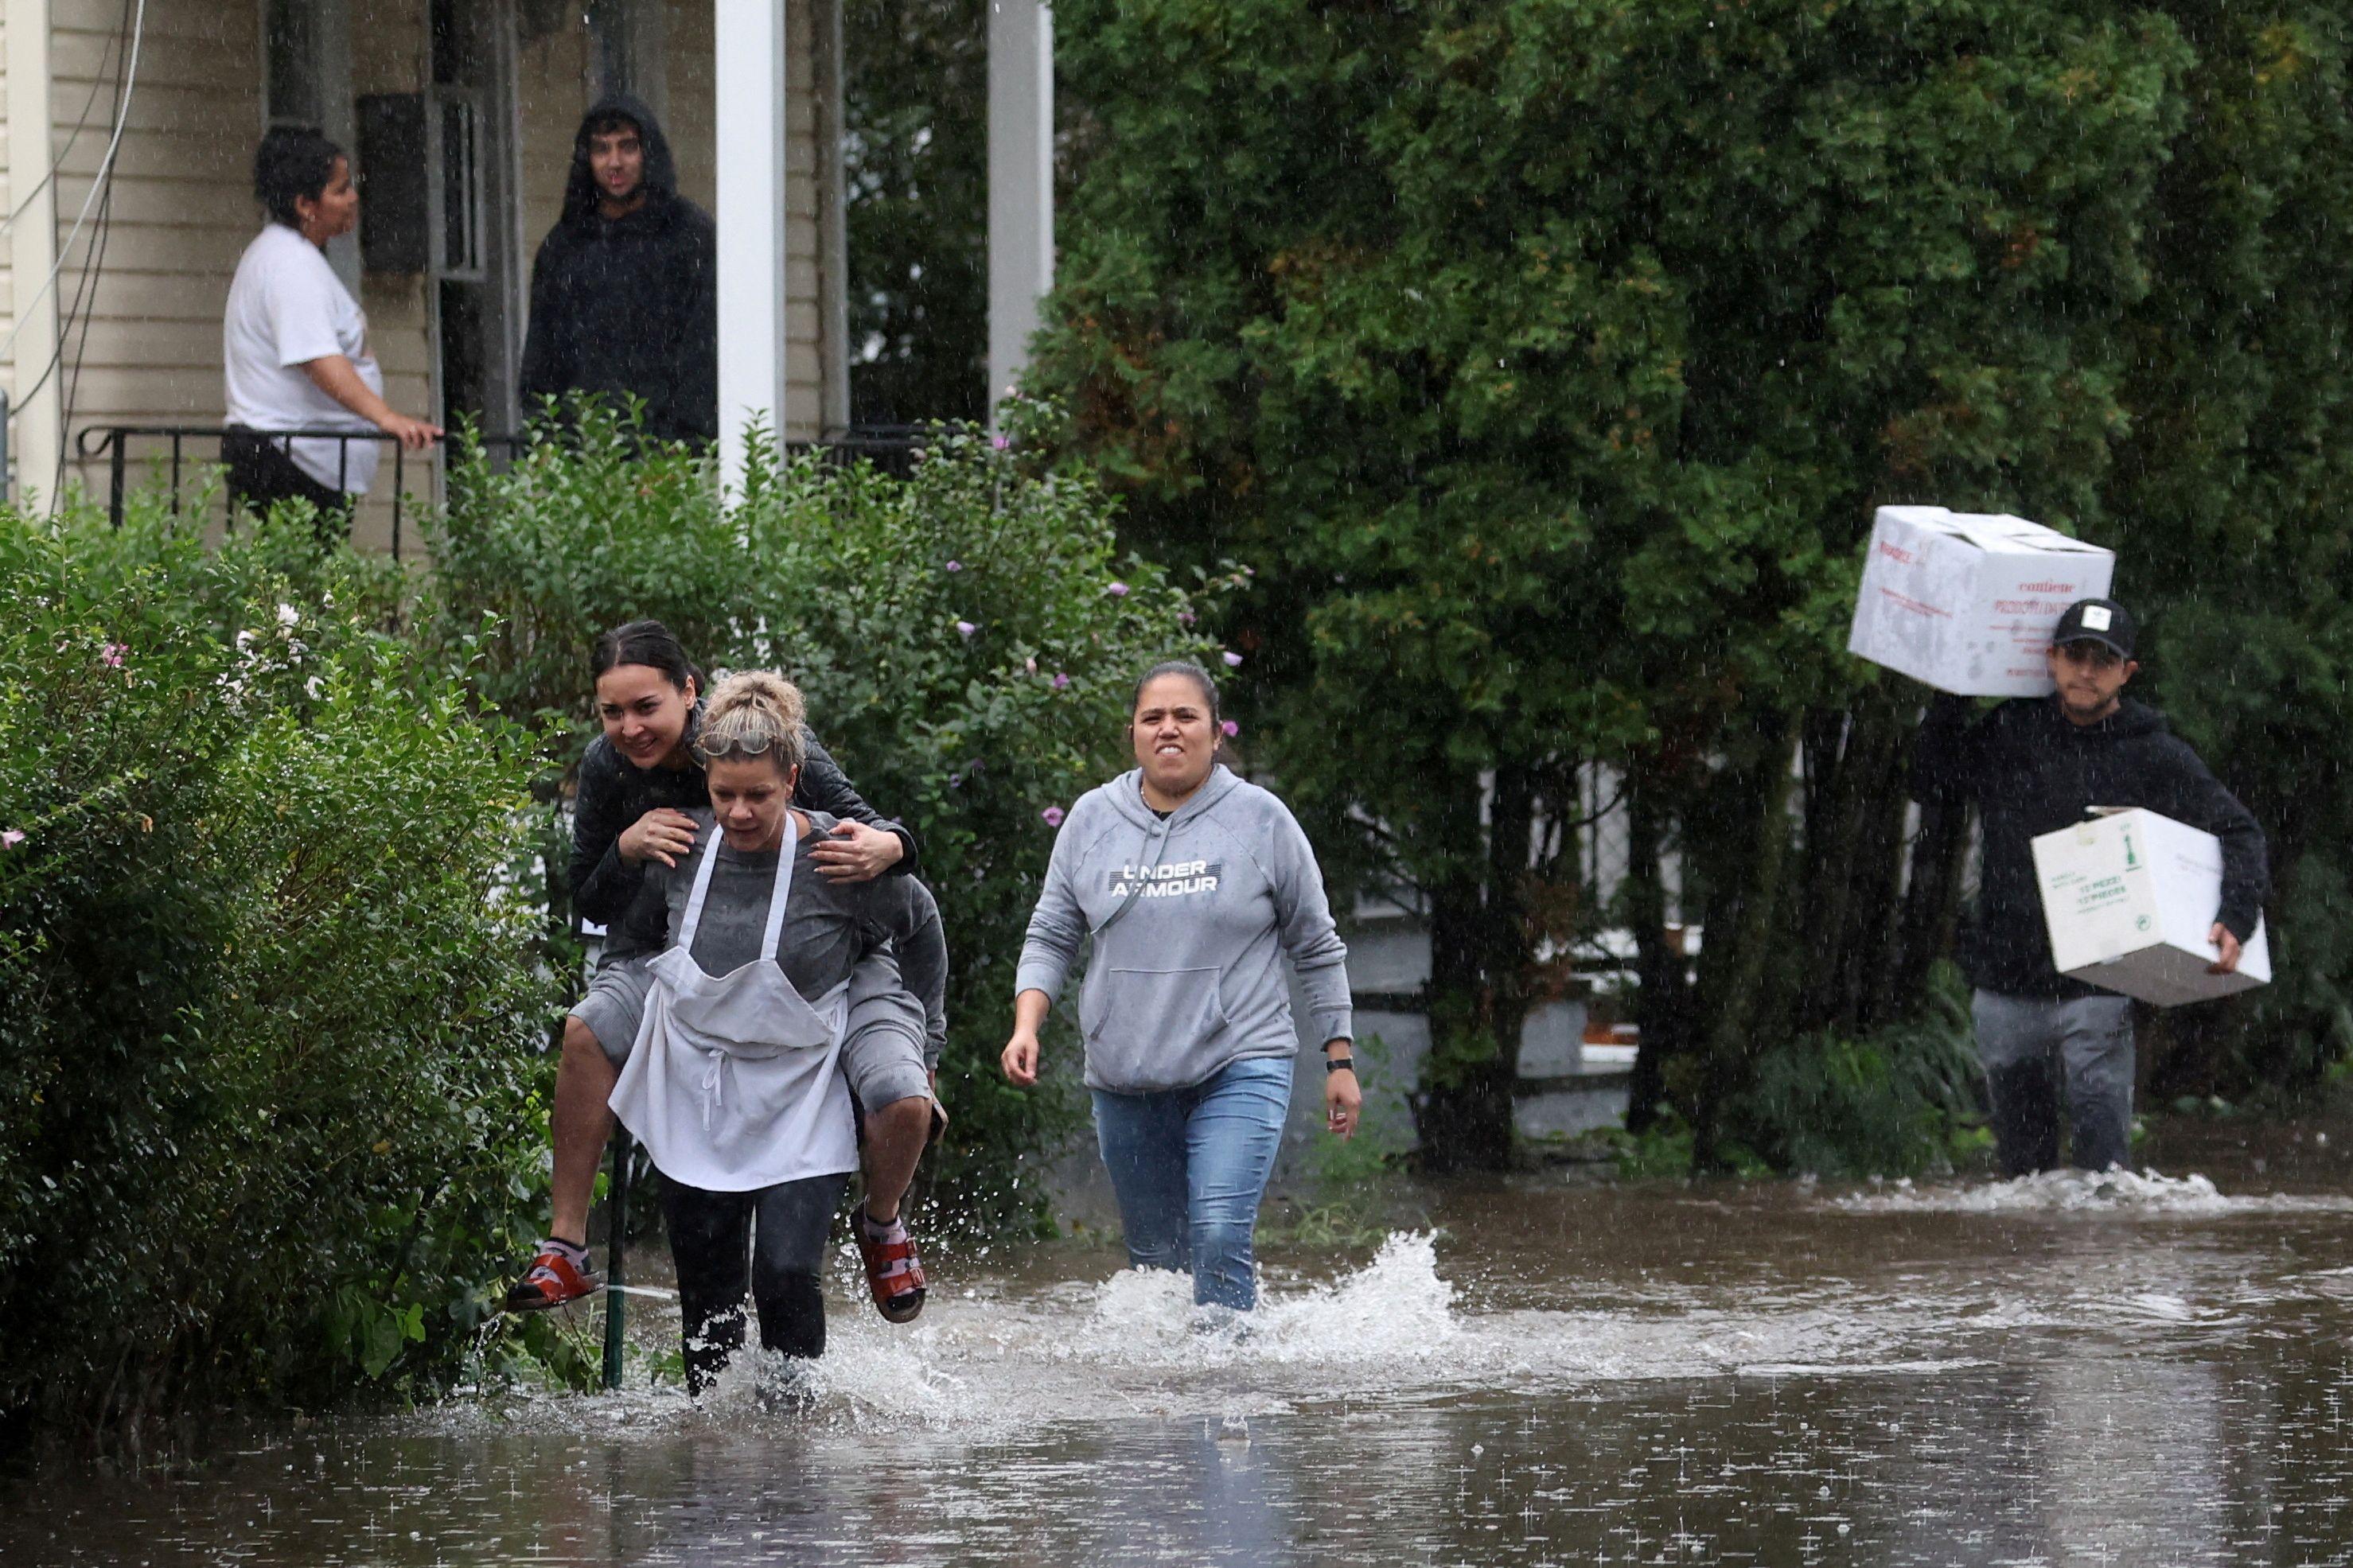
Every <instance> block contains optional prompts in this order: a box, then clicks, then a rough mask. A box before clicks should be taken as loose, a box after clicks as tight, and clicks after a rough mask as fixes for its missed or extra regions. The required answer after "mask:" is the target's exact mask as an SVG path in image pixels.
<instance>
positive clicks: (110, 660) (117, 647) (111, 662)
mask: <svg viewBox="0 0 2353 1568" xmlns="http://www.w3.org/2000/svg"><path fill="white" fill-rule="evenodd" d="M130 651H131V648H130V645H128V644H127V643H119V642H111V643H108V644H107V645H106V646H105V647H102V648H100V649H99V650H98V661H99V662H100V664H103V665H104V666H106V668H109V669H121V668H122V656H123V655H124V654H126V653H129V652H130Z"/></svg>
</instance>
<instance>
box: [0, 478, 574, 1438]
mask: <svg viewBox="0 0 2353 1568" xmlns="http://www.w3.org/2000/svg"><path fill="white" fill-rule="evenodd" d="M299 527H300V525H299V524H297V523H292V522H290V523H288V524H287V525H285V526H281V527H271V526H267V525H265V526H263V527H261V528H259V529H258V530H256V531H253V532H251V533H249V534H247V535H245V536H242V537H240V538H238V539H237V540H235V541H233V542H230V543H229V544H228V545H227V546H226V547H224V548H223V549H222V550H221V551H219V552H206V551H205V550H204V549H203V548H202V547H201V546H200V545H199V544H198V543H197V542H195V541H194V540H192V539H190V538H187V537H185V536H182V535H179V534H177V533H175V532H174V531H173V530H172V528H171V526H170V522H169V520H168V519H166V518H164V516H162V515H161V514H160V512H158V511H156V510H153V509H140V510H135V511H134V514H133V516H132V518H131V520H130V521H129V522H128V524H127V525H126V526H125V527H124V528H123V529H122V530H121V531H111V530H110V529H108V528H107V527H106V525H105V523H104V521H103V520H102V518H100V517H97V516H95V515H90V514H74V515H69V517H67V518H66V519H65V520H64V521H62V522H61V523H59V524H56V525H51V524H48V523H45V522H41V521H34V520H29V519H26V518H25V517H23V516H20V515H18V514H16V513H14V512H0V684H5V688H6V689H7V690H8V691H9V692H10V693H11V700H9V701H8V702H7V703H6V704H5V707H0V830H5V846H6V847H5V848H4V849H0V989H5V992H6V994H8V995H9V997H10V998H11V1005H10V1006H9V1007H8V1008H7V1009H6V1010H5V1015H0V1063H5V1076H6V1079H7V1081H8V1084H9V1091H8V1093H7V1094H6V1095H5V1097H0V1321H6V1322H7V1323H8V1324H9V1334H10V1343H9V1353H8V1355H7V1356H6V1357H5V1359H0V1412H5V1413H6V1414H7V1415H10V1416H11V1417H14V1418H16V1419H17V1420H25V1419H30V1420H32V1421H34V1422H37V1423H40V1424H43V1425H50V1426H57V1425H80V1426H85V1427H88V1428H93V1429H94V1428H98V1427H102V1426H128V1427H129V1428H131V1429H132V1430H133V1431H135V1430H137V1428H138V1427H139V1426H141V1425H142V1423H143V1422H144V1420H146V1419H147V1418H150V1417H154V1416H159V1415H168V1414H169V1413H171V1412H172V1411H174V1410H175V1409H179V1408H183V1407H185V1406H187V1405H191V1404H194V1403H196V1402H200V1401H207V1400H210V1399H212V1398H215V1397H218V1396H227V1395H241V1396H247V1397H250V1396H254V1395H260V1396H263V1397H265V1398H269V1399H272V1400H280V1401H295V1402H306V1401H311V1400H313V1399H320V1398H324V1397H328V1396H332V1394H336V1393H337V1392H339V1391H343V1390H347V1389H350V1388H352V1387H353V1386H354V1385H357V1384H362V1383H364V1382H365V1381H367V1380H373V1379H382V1380H385V1383H386V1384H387V1385H389V1386H393V1387H396V1388H402V1387H405V1388H411V1389H423V1388H427V1387H430V1386H432V1385H433V1384H436V1383H437V1382H438V1380H439V1379H441V1378H443V1377H446V1376H447V1375H448V1374H449V1373H451V1372H453V1371H454V1370H455V1368H456V1367H457V1366H458V1365H459V1363H460V1362H461V1360H462V1359H463V1358H464V1357H465V1355H466V1354H467V1352H468V1351H469V1349H470V1346H471V1344H472V1342H473V1341H474V1337H475V1331H476V1330H477V1328H478V1326H479V1324H480V1319H481V1317H482V1315H483V1313H484V1311H485V1310H487V1307H488V1303H489V1301H490V1300H491V1295H490V1292H491V1289H492V1287H493V1286H494V1284H495V1283H496V1281H495V1279H494V1274H495V1271H497V1270H499V1269H501V1268H503V1267H505V1266H506V1264H507V1262H508V1260H509V1259H510V1258H512V1249H513V1248H514V1247H515V1246H516V1245H517V1244H518V1242H519V1241H520V1240H521V1239H522V1237H523V1235H524V1234H525V1232H524V1231H523V1229H522V1227H523V1226H527V1225H528V1224H529V1223H530V1222H531V1220H532V1219H533V1217H534V1216H533V1210H535V1208H536V1206H537V1200H536V1194H534V1192H533V1173H534V1171H535V1169H536V1167H537V1163H538V1160H539V1149H540V1147H541V1143H542V1136H543V1134H542V1130H541V1129H540V1128H539V1127H538V1126H537V1125H536V1124H535V1115H534V1112H535V1100H534V1089H535V1086H536V1081H537V1079H539V1077H540V1075H541V1070H542V1069H541V1068H540V1066H539V1065H538V1060H537V1058H535V1056H534V1054H533V1049H532V1047H533V1044H534V1042H535V1041H536V1040H537V1039H538V1038H539V1037H543V1035H544V1033H545V1017H546V1008H547V1005H548V1002H549V996H548V994H547V992H548V988H547V987H546V985H545V984H543V979H542V976H541V975H540V973H539V972H538V971H537V969H536V968H535V966H534V964H533V962H532V948H531V945H530V942H531V931H532V913H531V910H530V909H529V907H528V905H527V904H526V903H525V902H524V901H523V900H520V899H518V898H517V897H516V896H515V894H514V891H513V889H512V877H511V868H512V864H513V862H514V859H515V858H516V856H517V854H518V851H519V848H520V839H519V834H520V832H521V830H522V807H523V806H524V805H525V804H526V801H527V795H526V789H527V785H528V784H529V781H530V779H531V777H532V774H533V769H534V767H535V765H536V764H535V762H534V760H533V757H532V755H531V753H530V751H529V747H528V744H527V738H526V737H524V736H523V735H522V733H521V732H520V731H517V730H516V729H515V728H514V727H512V726H511V725H508V724H505V723H503V722H501V721H496V720H495V719H492V720H490V721H484V719H483V718H482V717H481V716H480V714H479V713H478V712H477V711H476V704H475V702H474V700H473V699H472V697H471V696H470V693H469V692H468V691H467V689H466V687H465V683H464V672H463V671H462V670H460V669H450V668H442V667H440V666H438V665H437V664H434V663H431V662H427V661H425V660H422V659H420V658H418V657H417V655H416V653H415V652H414V651H413V650H412V649H411V648H409V647H406V646H405V644H404V642H403V640H402V638H401V637H398V636H397V635H396V634H397V632H398V630H399V619H398V617H399V606H400V605H401V604H402V603H403V601H404V600H405V598H406V580H405V579H404V578H403V577H402V575H401V574H399V573H398V572H397V571H396V569H392V568H389V567H387V566H385V565H384V564H382V563H372V562H368V561H364V560H361V559H359V558H356V557H353V556H352V555H350V554H349V553H348V552H335V553H332V554H329V555H326V556H324V557H322V556H320V555H319V554H318V552H316V551H315V550H313V549H311V548H309V547H308V546H307V544H305V543H303V542H301V540H300V537H299V534H298V532H297V531H298V530H299Z"/></svg>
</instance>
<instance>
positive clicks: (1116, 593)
mask: <svg viewBox="0 0 2353 1568" xmlns="http://www.w3.org/2000/svg"><path fill="white" fill-rule="evenodd" d="M1103 592H1104V593H1106V594H1109V595H1111V596H1112V597H1113V598H1114V599H1124V598H1126V597H1127V584H1124V583H1113V584H1112V585H1111V586H1110V587H1108V588H1105V589H1104V590H1103Z"/></svg>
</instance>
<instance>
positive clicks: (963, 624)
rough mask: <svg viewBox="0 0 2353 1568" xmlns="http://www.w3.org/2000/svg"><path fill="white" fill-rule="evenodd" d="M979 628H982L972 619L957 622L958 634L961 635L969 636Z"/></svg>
mask: <svg viewBox="0 0 2353 1568" xmlns="http://www.w3.org/2000/svg"><path fill="white" fill-rule="evenodd" d="M978 630H980V628H979V627H978V626H974V625H973V624H972V623H971V622H970V621H958V622H957V623H956V636H958V637H970V636H972V634H973V633H975V632H976V631H978Z"/></svg>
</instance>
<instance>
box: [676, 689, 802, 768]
mask: <svg viewBox="0 0 2353 1568" xmlns="http://www.w3.org/2000/svg"><path fill="white" fill-rule="evenodd" d="M807 713H808V705H807V703H806V702H804V701H803V700H801V690H800V688H799V687H797V686H795V685H794V684H793V683H792V682H791V681H789V680H786V679H785V678H784V677H783V676H781V675H778V674H777V673H776V671H775V670H773V669H746V670H741V671H738V672H737V673H735V674H733V675H731V676H729V677H728V678H727V679H724V680H723V681H721V682H720V683H719V684H718V685H717V686H715V687H713V688H712V691H711V700H709V702H707V703H706V704H704V706H703V710H702V725H701V726H700V727H699V728H698V729H697V730H696V731H695V734H694V749H695V751H696V752H699V753H700V754H701V755H702V760H703V761H704V762H706V763H708V762H715V761H717V760H719V759H721V758H723V757H730V756H738V755H740V756H770V755H772V756H774V757H775V758H776V769H777V771H778V772H779V773H786V772H789V771H791V770H792V769H794V768H797V767H798V766H800V765H801V762H802V760H803V757H804V756H805V754H806V751H807V748H805V747H804V746H803V745H802V744H801V725H802V722H803V721H804V720H805V719H806V718H807Z"/></svg>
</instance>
